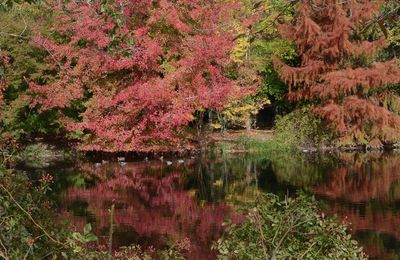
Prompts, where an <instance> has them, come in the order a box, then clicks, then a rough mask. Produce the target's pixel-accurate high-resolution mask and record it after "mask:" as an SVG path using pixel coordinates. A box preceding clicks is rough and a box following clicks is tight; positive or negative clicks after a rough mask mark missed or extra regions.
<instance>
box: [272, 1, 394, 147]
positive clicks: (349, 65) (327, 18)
mask: <svg viewBox="0 0 400 260" xmlns="http://www.w3.org/2000/svg"><path fill="white" fill-rule="evenodd" d="M381 4H382V3H380V2H375V1H369V0H359V1H353V0H347V1H338V0H323V1H322V0H312V1H311V0H302V1H301V2H300V4H299V11H298V14H297V16H296V18H295V20H294V22H293V23H292V24H288V23H286V24H284V25H282V26H281V27H280V28H279V29H280V33H281V35H282V36H283V37H284V38H287V39H289V40H292V41H294V42H295V44H296V46H297V50H298V52H299V55H300V57H301V61H300V62H299V64H298V66H296V67H291V66H288V65H286V64H284V63H283V62H282V61H280V60H279V59H275V61H274V65H275V67H276V68H278V69H279V71H280V75H281V78H282V79H284V80H285V82H286V83H287V84H288V86H289V95H288V97H289V99H290V100H291V101H307V102H310V103H312V104H313V109H312V111H313V112H314V113H316V114H317V115H318V116H320V117H321V118H322V119H323V120H324V121H325V122H326V123H327V125H328V126H329V127H331V128H333V129H335V130H336V131H337V133H338V136H339V137H340V141H342V142H345V141H350V142H375V143H380V142H391V141H393V140H396V139H398V138H399V137H400V124H399V123H400V117H399V115H398V113H397V111H399V110H398V108H400V106H399V105H400V99H399V97H398V95H397V94H396V88H395V85H396V84H399V83H400V68H399V64H398V60H396V59H392V60H386V61H380V60H378V59H377V57H378V54H379V51H380V50H382V49H383V48H385V46H386V39H385V38H384V37H383V34H382V37H371V35H368V34H367V33H366V32H365V31H366V28H368V26H369V25H370V24H372V23H375V22H376V21H377V19H376V17H377V14H378V12H379V8H380V7H381Z"/></svg>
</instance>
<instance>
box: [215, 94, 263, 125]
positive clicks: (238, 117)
mask: <svg viewBox="0 0 400 260" xmlns="http://www.w3.org/2000/svg"><path fill="white" fill-rule="evenodd" d="M268 104H271V101H270V100H268V99H265V100H262V101H259V102H257V103H256V102H253V101H247V102H246V101H244V100H236V101H233V102H231V103H230V104H229V105H228V106H226V107H225V108H224V109H223V110H222V111H221V113H220V116H221V117H222V120H223V122H224V123H225V124H229V125H232V126H239V127H246V126H247V124H248V122H249V120H251V118H252V117H254V116H255V115H257V114H258V112H259V111H260V109H261V108H262V107H264V106H265V105H268ZM211 126H212V127H213V128H214V129H220V128H221V127H222V126H221V124H212V125H211Z"/></svg>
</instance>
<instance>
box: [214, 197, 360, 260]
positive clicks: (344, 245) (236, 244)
mask: <svg viewBox="0 0 400 260" xmlns="http://www.w3.org/2000/svg"><path fill="white" fill-rule="evenodd" d="M318 212H319V209H318V207H317V204H316V202H315V200H314V199H313V198H309V197H308V196H306V195H300V196H299V197H297V198H294V199H292V198H286V199H285V200H284V201H282V200H280V199H279V198H278V197H276V196H273V195H268V196H262V197H260V198H259V199H258V200H257V202H256V203H255V205H254V208H252V209H250V210H249V213H248V215H247V219H246V220H245V221H244V222H243V223H241V224H239V225H231V226H230V228H229V229H228V231H227V233H226V234H225V235H224V236H223V237H222V238H221V239H220V240H219V241H218V242H217V243H216V245H215V248H216V249H217V250H218V252H219V257H218V258H219V259H366V256H365V255H364V253H363V252H362V248H360V247H359V246H358V244H357V242H356V241H354V240H352V239H351V236H350V235H348V234H347V233H346V227H345V226H344V225H340V224H338V223H337V222H336V220H335V219H333V218H327V217H325V216H324V215H323V214H319V213H318Z"/></svg>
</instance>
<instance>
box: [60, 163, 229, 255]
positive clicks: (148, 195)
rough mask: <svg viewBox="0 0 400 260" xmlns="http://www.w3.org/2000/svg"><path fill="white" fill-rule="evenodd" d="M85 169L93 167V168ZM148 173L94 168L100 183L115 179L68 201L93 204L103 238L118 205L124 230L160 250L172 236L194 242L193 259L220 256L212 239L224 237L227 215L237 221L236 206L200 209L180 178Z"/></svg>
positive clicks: (78, 222)
mask: <svg viewBox="0 0 400 260" xmlns="http://www.w3.org/2000/svg"><path fill="white" fill-rule="evenodd" d="M135 166H138V167H135ZM84 168H86V169H87V170H88V169H91V167H88V166H87V165H86V166H85V167H84ZM143 169H144V168H143V167H142V166H140V164H139V165H138V164H128V165H127V166H126V167H124V168H121V167H119V166H118V165H117V164H108V165H107V166H106V167H102V168H97V169H93V170H92V172H91V174H92V175H93V176H94V177H98V178H99V179H104V176H106V175H107V173H106V172H107V171H108V172H110V171H113V172H114V175H113V177H112V178H109V179H107V180H104V181H101V182H100V183H98V184H97V185H96V186H94V187H92V188H88V189H79V188H71V189H69V190H68V192H67V194H66V195H65V197H64V199H65V200H66V202H67V203H71V202H74V201H85V202H87V203H88V210H89V211H90V213H92V214H93V215H94V216H95V217H96V223H95V225H94V228H95V233H97V234H98V235H101V233H103V232H105V231H106V230H107V229H108V226H109V221H108V219H109V217H108V216H109V212H108V209H109V208H110V207H111V204H113V203H114V204H115V205H116V213H115V222H116V224H117V226H118V227H119V230H121V231H124V229H125V231H126V230H127V228H131V229H133V230H134V233H135V235H137V236H139V237H140V238H138V239H140V240H146V242H147V243H148V244H147V245H150V244H151V245H153V246H155V247H163V246H164V245H165V242H166V238H167V237H168V238H170V239H172V240H174V241H180V240H182V239H185V238H189V239H190V240H191V249H190V252H189V253H188V254H189V255H188V256H191V258H193V257H194V258H199V259H208V258H210V257H211V258H212V257H214V255H213V254H212V252H210V241H212V240H215V239H217V238H218V237H219V235H220V234H221V232H222V231H223V227H222V223H223V222H224V220H225V219H226V218H227V217H230V216H231V217H233V218H236V217H235V216H233V214H231V210H230V208H229V207H228V206H226V205H222V204H221V205H206V206H204V207H202V206H199V205H198V203H197V202H196V200H195V199H194V198H193V197H192V196H190V195H189V194H188V193H187V192H186V191H184V190H183V183H182V178H181V177H180V175H179V174H176V173H175V174H171V175H168V176H163V177H162V176H156V175H152V176H149V175H147V176H145V175H142V174H141V173H140V172H142V171H143ZM83 219H84V218H79V217H73V218H71V221H72V222H73V223H72V224H73V225H75V226H78V227H81V226H82V225H84V224H85V221H84V220H83ZM117 231H118V228H117ZM139 242H141V241H139ZM144 244H146V243H144Z"/></svg>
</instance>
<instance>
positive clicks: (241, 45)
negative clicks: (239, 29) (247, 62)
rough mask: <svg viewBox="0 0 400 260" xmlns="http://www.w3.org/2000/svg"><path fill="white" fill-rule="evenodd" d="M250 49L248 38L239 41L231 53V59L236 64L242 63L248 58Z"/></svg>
mask: <svg viewBox="0 0 400 260" xmlns="http://www.w3.org/2000/svg"><path fill="white" fill-rule="evenodd" d="M249 48H250V39H249V37H248V36H246V37H241V38H239V39H237V40H236V45H235V47H234V48H233V50H232V52H231V59H232V60H233V61H234V62H237V63H242V62H243V61H244V59H245V57H246V53H247V51H248V49H249Z"/></svg>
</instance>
